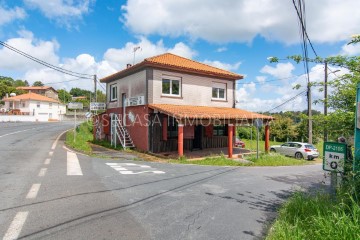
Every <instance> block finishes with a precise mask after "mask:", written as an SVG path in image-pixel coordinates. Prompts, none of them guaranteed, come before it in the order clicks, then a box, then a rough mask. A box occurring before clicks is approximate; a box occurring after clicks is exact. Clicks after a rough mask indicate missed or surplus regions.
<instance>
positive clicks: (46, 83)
mask: <svg viewBox="0 0 360 240" xmlns="http://www.w3.org/2000/svg"><path fill="white" fill-rule="evenodd" d="M83 79H85V78H75V79H71V80H65V81H61V82H51V83H45V84H46V85H51V84H58V83H64V82H72V81H77V80H83Z"/></svg>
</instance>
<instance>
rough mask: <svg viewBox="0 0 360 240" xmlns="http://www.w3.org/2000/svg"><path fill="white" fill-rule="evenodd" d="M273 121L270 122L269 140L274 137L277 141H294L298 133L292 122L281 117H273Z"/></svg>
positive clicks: (287, 118)
mask: <svg viewBox="0 0 360 240" xmlns="http://www.w3.org/2000/svg"><path fill="white" fill-rule="evenodd" d="M274 117H275V121H272V122H271V125H270V129H271V131H270V134H271V138H273V137H275V138H276V140H277V141H282V142H284V141H287V140H288V139H289V140H295V139H296V137H297V135H298V133H297V132H296V128H295V126H294V123H293V120H292V119H291V118H289V117H283V116H282V115H274Z"/></svg>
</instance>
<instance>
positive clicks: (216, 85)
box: [211, 82, 227, 100]
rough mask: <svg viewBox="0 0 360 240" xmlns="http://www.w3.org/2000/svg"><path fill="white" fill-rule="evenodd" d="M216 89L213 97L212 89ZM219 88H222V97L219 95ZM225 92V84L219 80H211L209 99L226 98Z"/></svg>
mask: <svg viewBox="0 0 360 240" xmlns="http://www.w3.org/2000/svg"><path fill="white" fill-rule="evenodd" d="M214 89H216V95H217V96H216V97H213V91H214ZM220 89H223V90H224V97H223V98H222V97H220ZM226 93H227V84H226V83H220V82H213V83H212V88H211V99H213V100H226Z"/></svg>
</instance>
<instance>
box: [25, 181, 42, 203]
mask: <svg viewBox="0 0 360 240" xmlns="http://www.w3.org/2000/svg"><path fill="white" fill-rule="evenodd" d="M40 186H41V184H40V183H34V184H33V185H32V186H31V188H30V190H29V192H28V194H27V195H26V198H27V199H31V198H36V196H37V194H38V192H39V190H40Z"/></svg>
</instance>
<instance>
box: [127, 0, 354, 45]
mask: <svg viewBox="0 0 360 240" xmlns="http://www.w3.org/2000/svg"><path fill="white" fill-rule="evenodd" d="M189 9H196V11H189ZM358 9H360V1H358V0H317V1H308V2H306V18H307V19H306V21H307V32H308V34H309V36H310V38H311V40H312V41H313V42H320V43H323V42H337V41H341V40H348V39H349V38H350V36H351V35H352V34H354V33H358V32H359V26H360V14H358ZM122 10H123V14H122V17H121V21H123V22H124V23H125V24H126V26H127V27H128V28H130V29H131V30H132V31H134V32H135V33H138V34H145V35H148V34H160V35H163V36H180V35H182V36H189V37H190V38H191V39H197V38H202V39H205V40H208V41H212V42H232V41H235V42H251V41H252V40H253V39H254V38H255V37H256V36H258V35H259V36H262V37H264V38H266V39H267V40H269V41H280V42H285V43H288V44H289V43H294V42H298V41H299V35H298V31H299V26H298V19H297V14H296V12H295V8H294V6H293V5H292V2H291V1H289V0H252V1H248V0H233V1H218V0H198V1H193V0H183V1H170V0H167V1H164V0H153V1H143V0H129V1H127V3H126V4H125V5H123V6H122ZM139 16H146V17H145V18H146V19H145V20H144V17H139Z"/></svg>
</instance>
